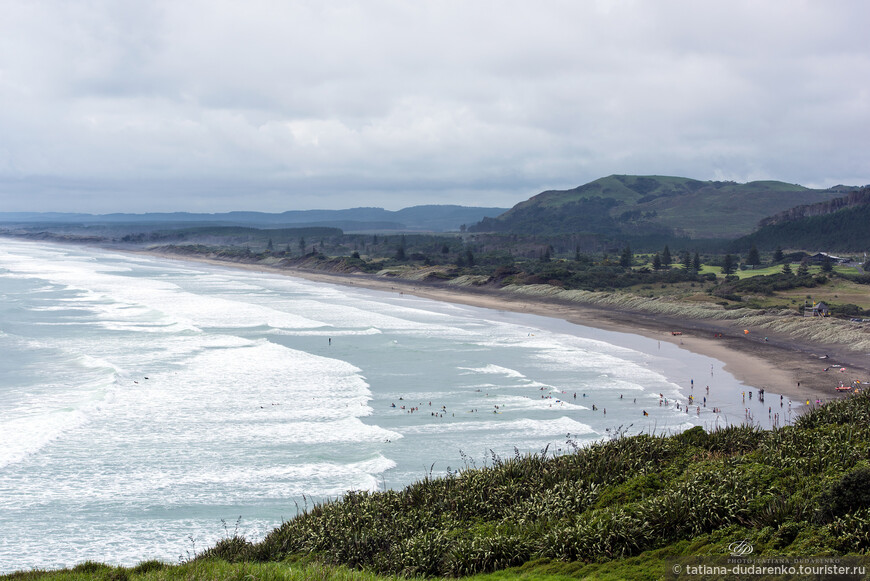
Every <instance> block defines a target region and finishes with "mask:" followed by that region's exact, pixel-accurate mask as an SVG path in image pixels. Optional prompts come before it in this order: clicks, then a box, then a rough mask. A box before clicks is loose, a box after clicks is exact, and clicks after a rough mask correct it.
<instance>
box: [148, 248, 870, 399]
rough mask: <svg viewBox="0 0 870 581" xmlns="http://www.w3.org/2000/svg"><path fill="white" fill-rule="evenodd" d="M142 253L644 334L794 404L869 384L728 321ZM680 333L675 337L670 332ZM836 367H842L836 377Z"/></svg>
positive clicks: (857, 357) (864, 376)
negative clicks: (717, 364) (839, 388)
mask: <svg viewBox="0 0 870 581" xmlns="http://www.w3.org/2000/svg"><path fill="white" fill-rule="evenodd" d="M145 254H151V255H153V256H159V257H161V258H168V259H173V260H182V261H192V262H202V263H207V264H213V265H217V266H228V267H234V268H241V269H246V270H252V271H257V272H268V273H277V274H282V275H286V276H292V277H298V278H303V279H306V280H310V281H314V282H322V283H328V284H338V285H348V286H356V287H359V288H365V289H370V290H378V291H385V292H394V293H406V294H410V295H413V296H417V297H421V298H426V299H431V300H436V301H444V302H452V303H457V304H464V305H470V306H475V307H483V308H489V309H496V310H505V311H513V312H518V313H529V314H535V315H541V316H545V317H553V318H558V319H563V320H566V321H569V322H571V323H575V324H578V325H583V326H587V327H593V328H598V329H605V330H609V331H616V332H622V333H631V334H636V335H642V336H644V337H648V338H651V339H656V340H659V341H667V342H670V343H673V344H675V345H678V346H679V347H680V348H682V349H686V350H688V351H691V352H693V353H698V354H701V355H705V356H708V357H711V358H713V359H716V360H719V361H721V362H723V363H724V369H725V370H726V371H728V372H729V373H730V374H732V375H733V376H734V377H735V378H737V379H738V380H739V381H740V382H742V383H744V384H746V385H747V386H751V387H755V388H764V389H765V390H767V391H770V392H773V393H778V394H782V395H784V396H786V397H788V398H790V399H792V400H794V401H796V402H806V401H810V402H812V403H814V402H816V401H829V400H832V399H835V398H840V397H846V395H847V394H844V393H841V392H837V391H836V389H835V388H836V386H837V385H838V383H839V382H840V381H845V382H847V383H849V382H851V381H852V380H855V379H858V380H860V381H861V382H862V383H863V382H866V381H870V365H868V362H867V361H866V359H865V358H864V357H862V356H861V354H860V353H855V352H851V351H849V350H846V349H842V348H838V347H837V346H828V345H825V346H818V345H812V344H808V343H806V342H802V341H800V340H797V339H795V338H794V337H788V336H776V335H774V334H770V333H767V336H766V337H762V336H761V335H760V334H757V333H754V334H749V335H745V334H744V333H743V331H742V329H741V328H740V327H739V326H738V325H737V324H736V323H735V322H733V321H721V320H701V319H692V320H685V319H679V320H677V319H674V318H669V317H663V316H660V315H655V314H649V313H642V312H627V311H620V310H614V309H607V308H602V307H597V306H590V305H583V304H577V303H567V302H565V301H558V300H552V299H547V298H540V297H535V298H530V297H527V296H520V295H517V294H514V293H509V292H503V291H499V290H497V289H489V288H467V287H451V286H447V285H444V284H428V283H420V282H415V281H408V280H403V279H394V278H383V277H377V276H375V275H366V274H335V273H326V272H312V271H307V270H301V269H288V268H272V267H268V266H266V265H262V264H246V263H237V262H228V261H222V260H214V259H209V258H200V257H193V256H178V255H174V254H168V253H160V252H152V251H148V252H145ZM675 332H676V333H679V334H674V333H675ZM840 369H845V371H844V372H840Z"/></svg>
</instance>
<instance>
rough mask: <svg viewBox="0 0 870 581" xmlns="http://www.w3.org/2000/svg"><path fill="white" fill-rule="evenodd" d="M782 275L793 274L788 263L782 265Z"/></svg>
mask: <svg viewBox="0 0 870 581" xmlns="http://www.w3.org/2000/svg"><path fill="white" fill-rule="evenodd" d="M782 273H783V274H793V273H792V271H791V265H790V264H789V263H788V262H786V263H785V264H783V265H782Z"/></svg>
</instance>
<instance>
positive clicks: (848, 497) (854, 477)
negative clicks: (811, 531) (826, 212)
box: [819, 465, 870, 521]
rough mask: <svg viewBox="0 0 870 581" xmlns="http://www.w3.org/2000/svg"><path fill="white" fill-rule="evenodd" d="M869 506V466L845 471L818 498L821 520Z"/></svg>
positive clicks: (827, 519) (828, 519)
mask: <svg viewBox="0 0 870 581" xmlns="http://www.w3.org/2000/svg"><path fill="white" fill-rule="evenodd" d="M867 508H870V467H867V466H866V465H865V466H859V467H857V468H854V469H853V470H850V471H849V472H846V473H845V474H844V475H843V476H842V477H841V478H840V479H838V480H837V481H836V482H834V483H833V484H832V485H831V486H830V487H829V488H828V489H827V490H825V492H824V493H822V495H821V496H820V498H819V512H820V518H821V520H822V521H830V520H831V519H833V518H835V517H840V516H843V515H846V514H847V513H850V512H854V511H857V510H860V509H867Z"/></svg>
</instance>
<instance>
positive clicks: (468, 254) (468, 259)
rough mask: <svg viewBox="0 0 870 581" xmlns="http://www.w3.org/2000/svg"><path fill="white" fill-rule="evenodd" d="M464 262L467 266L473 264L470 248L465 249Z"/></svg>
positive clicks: (472, 254)
mask: <svg viewBox="0 0 870 581" xmlns="http://www.w3.org/2000/svg"><path fill="white" fill-rule="evenodd" d="M465 262H466V263H467V264H468V266H474V253H473V252H472V251H471V248H469V249H468V250H466V251H465Z"/></svg>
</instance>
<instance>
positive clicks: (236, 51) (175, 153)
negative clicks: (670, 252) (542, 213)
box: [0, 0, 870, 213]
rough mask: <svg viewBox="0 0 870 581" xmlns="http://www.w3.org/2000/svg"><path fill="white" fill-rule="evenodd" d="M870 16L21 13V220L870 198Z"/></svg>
mask: <svg viewBox="0 0 870 581" xmlns="http://www.w3.org/2000/svg"><path fill="white" fill-rule="evenodd" d="M868 31H870V2H866V1H865V0H854V1H837V0H825V1H822V0H819V1H816V2H803V1H800V0H765V1H763V2H759V1H758V0H750V1H741V0H736V1H735V0H728V1H721V2H707V1H697V0H685V1H677V0H675V1H661V0H657V1H645V0H638V1H592V0H582V1H581V0H566V1H547V0H544V1H542V0H536V1H534V2H532V1H526V2H514V1H510V0H507V1H506V0H498V1H491V2H484V1H480V2H478V1H474V0H458V1H451V0H437V1H429V0H405V1H380V0H364V1H363V0H360V1H358V2H353V1H341V0H338V1H334V0H330V1H326V2H324V1H320V0H312V1H275V2H252V1H250V0H246V1H244V2H241V1H237V2H226V1H222V0H202V1H198V0H170V1H166V2H160V1H148V2H137V1H124V2H117V1H115V0H112V1H105V2H102V1H75V0H73V1H39V0H21V1H16V0H11V1H9V0H0V211H82V212H94V213H108V212H119V211H121V212H145V211H202V212H222V211H228V210H260V211H269V212H280V211H284V210H291V209H313V208H333V209H338V208H349V207H357V206H380V207H384V208H387V209H392V210H395V209H400V208H403V207H407V206H412V205H417V204H427V203H437V204H462V205H467V206H501V207H510V206H512V205H514V204H515V203H517V202H519V201H522V200H525V199H527V198H529V197H530V196H532V195H534V194H536V193H538V192H540V191H542V190H545V189H552V188H571V187H575V186H577V185H580V184H583V183H586V182H589V181H592V180H594V179H597V178H599V177H603V176H606V175H610V174H614V173H617V174H660V175H678V176H686V177H692V178H696V179H701V180H708V179H722V180H736V181H740V182H744V181H751V180H756V179H775V180H782V181H786V182H792V183H800V184H803V185H806V186H810V187H828V186H832V185H835V184H840V183H844V184H849V185H863V184H867V183H870V49H868V46H870V45H868V43H867V38H868Z"/></svg>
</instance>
